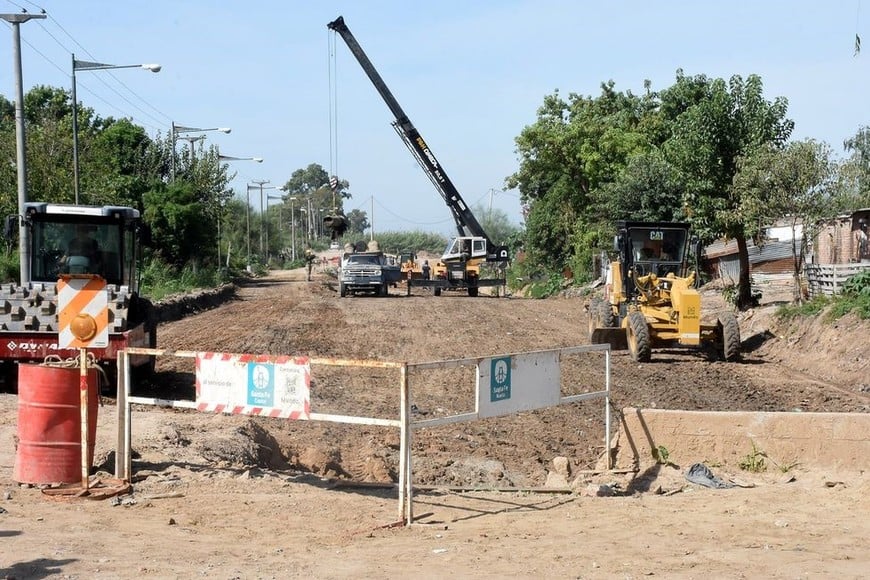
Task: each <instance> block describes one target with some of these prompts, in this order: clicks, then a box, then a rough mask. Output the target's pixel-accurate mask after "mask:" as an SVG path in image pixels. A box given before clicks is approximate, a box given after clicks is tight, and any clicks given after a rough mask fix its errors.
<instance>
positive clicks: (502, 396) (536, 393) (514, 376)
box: [115, 344, 612, 524]
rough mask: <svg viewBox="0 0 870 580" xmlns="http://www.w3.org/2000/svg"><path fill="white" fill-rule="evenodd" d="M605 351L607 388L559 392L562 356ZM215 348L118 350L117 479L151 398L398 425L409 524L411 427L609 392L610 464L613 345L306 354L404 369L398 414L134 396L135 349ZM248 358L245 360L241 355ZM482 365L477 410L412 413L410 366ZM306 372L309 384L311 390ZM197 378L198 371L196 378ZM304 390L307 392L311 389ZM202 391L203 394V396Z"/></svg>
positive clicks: (212, 408)
mask: <svg viewBox="0 0 870 580" xmlns="http://www.w3.org/2000/svg"><path fill="white" fill-rule="evenodd" d="M591 352H602V353H603V354H604V361H605V365H604V385H603V389H600V390H596V391H593V392H585V393H580V394H574V395H567V396H562V394H561V382H562V381H561V361H562V358H563V357H564V356H566V355H571V354H578V353H591ZM207 354H208V355H210V354H213V353H201V352H196V351H181V350H169V349H153V348H128V349H125V350H122V351H120V352H119V353H118V406H117V412H118V424H117V426H118V433H117V435H118V440H117V447H116V455H115V457H116V459H115V476H116V477H117V478H118V479H123V480H127V481H131V480H132V476H133V466H132V425H131V405H133V404H138V405H151V406H162V407H173V408H185V409H193V410H199V411H207V412H222V413H238V414H261V415H264V416H270V417H280V418H284V419H300V420H308V421H327V422H333V423H347V424H357V425H372V426H381V427H398V428H399V438H400V449H399V482H398V489H399V517H400V518H401V519H402V520H403V521H404V522H405V523H406V524H411V523H412V522H413V516H414V514H413V469H412V465H413V464H412V458H411V441H412V435H411V434H412V431H413V430H414V429H423V428H436V427H439V426H443V425H448V424H452V423H461V422H467V421H473V420H477V419H482V418H485V417H494V416H502V415H509V414H514V413H517V412H521V411H528V410H532V409H540V408H545V407H550V406H554V405H561V404H568V403H575V402H579V401H588V400H593V399H604V401H605V405H604V413H605V417H604V424H605V441H604V443H605V448H606V457H607V467H608V469H609V468H610V467H611V463H610V462H611V459H612V458H611V448H610V429H611V406H610V346H609V345H606V344H602V345H587V346H577V347H567V348H560V349H552V350H542V351H535V352H526V353H514V354H506V355H499V356H493V357H483V358H467V359H456V360H446V361H435V362H426V363H414V364H409V363H400V362H391V361H370V360H369V361H365V360H349V359H333V358H307V357H304V360H305V361H306V362H307V364H308V365H322V366H334V367H361V368H382V369H398V370H399V418H398V419H389V418H381V417H364V416H355V415H338V414H326V413H316V412H314V411H313V410H311V411H309V410H308V409H306V410H305V412H303V413H299V414H290V413H284V412H282V413H281V414H280V415H277V414H275V413H276V411H275V410H273V411H272V412H271V413H272V414H263V413H258V412H256V411H257V410H258V408H253V410H254V412H253V413H250V412H246V410H247V409H249V408H248V407H242V406H235V407H233V406H229V405H215V404H213V402H209V401H202V400H197V401H189V400H168V399H158V398H147V397H134V396H132V395H131V394H130V362H129V356H131V355H147V356H176V357H182V358H197V357H200V358H201V357H202V356H203V355H207ZM220 356H222V357H225V358H227V357H230V358H231V357H243V358H244V360H251V361H254V362H257V363H271V362H286V361H287V359H288V358H289V357H286V356H285V357H276V356H268V355H229V354H225V353H224V354H222V355H220ZM198 360H199V359H198ZM243 362H244V361H243ZM468 366H475V367H477V381H476V383H477V384H476V385H475V398H476V402H475V410H474V411H472V412H465V413H458V414H455V415H450V416H443V417H437V418H434V419H425V420H418V421H413V422H412V420H411V404H410V400H411V391H410V386H409V382H408V374H409V372H410V371H411V370H413V371H421V370H435V369H449V368H456V367H468ZM307 379H308V377H306V383H305V386H306V389H307ZM197 380H199V377H198V379H197ZM305 394H306V396H307V391H306V393H305ZM198 398H199V395H198Z"/></svg>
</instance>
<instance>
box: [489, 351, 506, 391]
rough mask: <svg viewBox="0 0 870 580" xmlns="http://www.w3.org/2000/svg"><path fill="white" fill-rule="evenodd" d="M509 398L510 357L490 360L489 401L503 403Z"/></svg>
mask: <svg viewBox="0 0 870 580" xmlns="http://www.w3.org/2000/svg"><path fill="white" fill-rule="evenodd" d="M510 398H511V357H509V356H505V357H501V358H494V359H491V362H490V365H489V400H490V402H493V401H504V400H507V399H510Z"/></svg>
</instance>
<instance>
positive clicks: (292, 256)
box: [290, 197, 296, 262]
mask: <svg viewBox="0 0 870 580" xmlns="http://www.w3.org/2000/svg"><path fill="white" fill-rule="evenodd" d="M294 199H296V198H295V197H291V198H290V259H291V260H293V261H294V262H295V261H296V214H295V213H293V200H294Z"/></svg>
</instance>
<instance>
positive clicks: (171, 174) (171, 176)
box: [169, 121, 175, 183]
mask: <svg viewBox="0 0 870 580" xmlns="http://www.w3.org/2000/svg"><path fill="white" fill-rule="evenodd" d="M170 135H171V137H170V142H171V143H172V151H171V152H170V154H169V167H170V169H169V182H170V183H172V182H173V181H175V121H172V125H171V129H170Z"/></svg>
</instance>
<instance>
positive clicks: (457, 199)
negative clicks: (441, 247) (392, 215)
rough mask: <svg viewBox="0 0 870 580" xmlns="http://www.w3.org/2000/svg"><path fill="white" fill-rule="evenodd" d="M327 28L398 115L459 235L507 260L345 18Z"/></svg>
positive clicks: (405, 136)
mask: <svg viewBox="0 0 870 580" xmlns="http://www.w3.org/2000/svg"><path fill="white" fill-rule="evenodd" d="M327 27H328V28H329V29H330V30H333V31H335V32H337V33H338V34H339V36H341V38H342V39H343V40H344V42H345V44H347V47H348V48H349V49H350V52H351V53H352V54H353V55H354V57H356V60H357V61H358V62H359V64H360V66H361V67H362V69H363V71H365V73H366V75H367V76H368V77H369V80H371V82H372V84H373V85H374V86H375V88H376V89H377V91H378V93H380V95H381V97H382V98H383V99H384V102H386V104H387V107H389V109H390V111H391V112H392V113H393V116H395V118H396V120H395V121H394V122H393V128H394V129H395V130H396V132H397V133H398V134H399V136H400V137H401V138H402V141H403V142H404V143H405V145H406V146H407V147H408V149H409V150H410V151H411V153H412V154H413V155H414V158H415V159H416V160H417V162H418V163H419V164H420V167H422V168H423V171H425V173H426V175H427V176H428V177H429V179H430V180H431V181H432V184H433V185H434V186H435V189H437V190H438V193H439V194H441V197H442V198H443V199H444V201H445V203H447V207H449V208H450V211H451V213H452V214H453V220H454V221H455V222H456V229H457V230H458V232H459V235H460V236H476V237H481V238H484V239H486V246H487V254H488V255H492V258H491V259H499V260H503V259H505V258H506V255H507V254H506V250H505V249H504V248H500V247H496V246H495V245H494V244H493V243H492V240H490V239H489V236H487V235H486V232H485V231H484V230H483V227H482V226H481V225H480V222H478V221H477V218H475V217H474V214H473V213H472V212H471V210H470V209H469V207H468V205H467V204H466V203H465V200H464V199H462V196H461V195H460V194H459V191H458V190H457V189H456V186H455V185H453V182H452V181H451V180H450V178H449V177H448V176H447V173H446V172H445V171H444V168H443V167H442V166H441V164H440V163H439V162H438V159H437V158H436V157H435V154H434V153H433V152H432V150H431V149H430V148H429V145H427V144H426V141H425V140H424V139H423V137H422V136H421V135H420V132H419V131H417V129H416V128H415V127H414V124H413V123H412V122H411V120H410V119H409V118H408V116H407V115H406V114H405V111H404V110H402V107H401V106H400V105H399V102H398V101H397V100H396V98H395V97H394V96H393V93H391V92H390V89H389V88H388V87H387V85H386V83H384V80H383V79H382V78H381V75H380V74H378V71H377V70H376V69H375V67H374V65H373V64H372V61H371V60H369V58H368V56H366V53H365V51H364V50H363V49H362V47H361V46H360V45H359V43H358V42H357V40H356V38H355V37H354V35H353V33H351V31H350V29H349V28H348V27H347V24H345V23H344V17H342V16H339V17H338V18H336V19H335V20H333V21H332V22H330V23H329V24H327ZM488 259H489V258H488Z"/></svg>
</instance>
